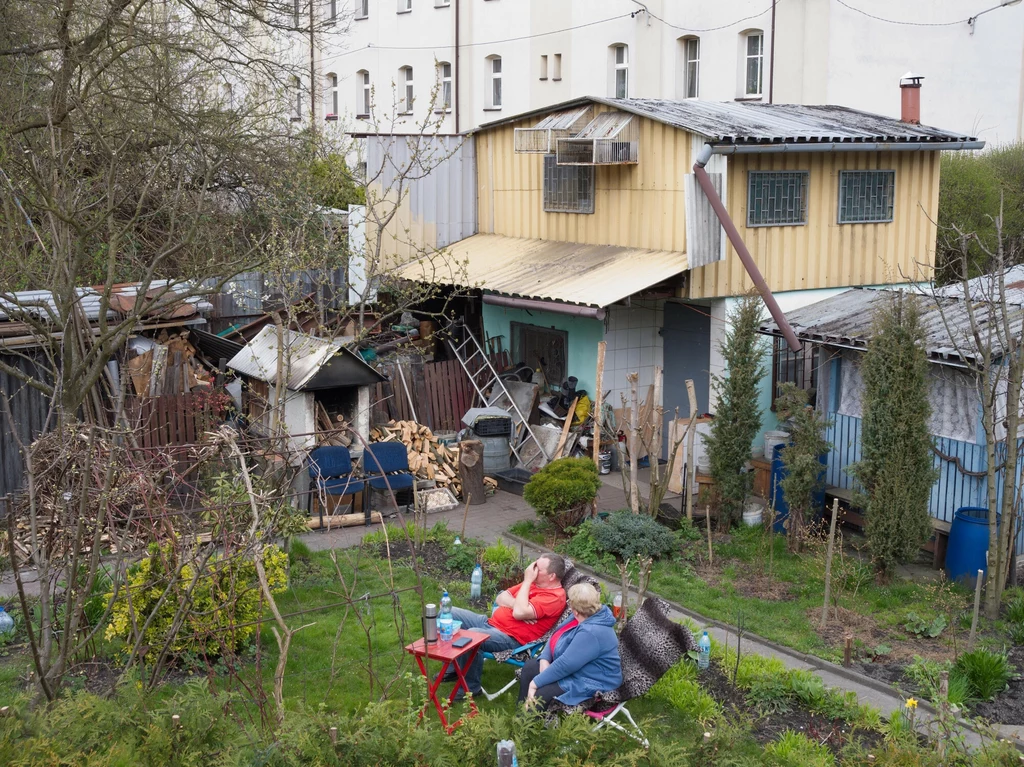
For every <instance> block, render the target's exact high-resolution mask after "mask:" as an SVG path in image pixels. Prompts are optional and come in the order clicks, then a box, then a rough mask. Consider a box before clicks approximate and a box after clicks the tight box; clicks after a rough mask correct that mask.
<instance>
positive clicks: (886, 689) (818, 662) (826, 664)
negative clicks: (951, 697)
mask: <svg viewBox="0 0 1024 767" xmlns="http://www.w3.org/2000/svg"><path fill="white" fill-rule="evenodd" d="M502 535H504V536H506V537H508V538H510V539H511V540H513V541H515V542H516V543H518V544H520V545H521V546H523V547H526V548H529V549H532V550H533V551H535V552H537V553H538V554H549V553H551V554H553V553H554V552H552V551H550V550H549V549H546V548H545V547H544V546H542V545H540V544H537V543H534V542H533V541H531V540H528V539H526V538H523V537H521V536H519V535H516V534H515V533H510V532H508V531H506V532H504V533H503V534H502ZM573 565H574V566H575V567H576V568H578V569H580V570H582V571H583V572H585V573H588V574H589V575H592V576H594V577H595V578H598V579H600V580H602V581H605V582H606V583H610V584H614V581H611V580H609V578H608V576H606V575H604V574H603V573H600V572H598V571H597V570H595V569H594V568H592V567H590V566H588V565H585V564H582V563H580V562H573ZM629 590H630V593H632V594H635V595H637V596H639V592H638V591H637V589H636V587H635V586H633V585H630V587H629ZM648 593H650V594H654V595H655V596H657V597H659V598H660V599H664V600H665V601H666V602H667V603H668V605H669V606H670V607H671V608H672V609H673V610H675V611H676V612H679V613H681V614H683V615H685V616H686V617H688V618H690V619H692V620H694V621H696V622H697V623H698V624H699V625H703V626H716V627H717V628H720V629H722V630H723V631H725V632H731V633H733V634H736V633H737V632H736V628H735V627H734V626H730V625H729V624H728V623H722V622H721V621H718V620H713V619H711V618H706V617H704V616H703V615H701V614H700V613H696V612H694V611H693V610H690V609H688V608H686V607H683V606H682V605H681V604H679V603H678V602H674V601H673V600H671V599H666V598H665V597H663V596H661V595H660V594H657V593H655V592H653V591H649V592H648ZM743 636H744V637H748V638H749V639H752V640H753V641H755V642H759V643H760V644H762V645H764V646H765V647H768V648H770V649H771V650H772V651H773V652H775V653H777V654H778V655H782V656H785V657H787V658H790V659H792V660H794V661H799V662H802V663H805V664H807V665H808V666H810V667H811V668H812V669H821V670H823V671H828V672H829V673H832V674H835V675H836V676H840V677H843V678H844V679H848V680H849V681H851V682H855V683H856V684H859V685H861V686H862V687H869V688H871V689H872V690H874V691H875V692H878V693H881V694H883V695H888V696H890V697H893V698H897V697H899V696H900V693H899V691H897V690H896V689H895V688H893V687H890V686H889V685H887V684H884V683H882V682H879V681H878V680H877V679H872V678H871V677H869V676H867V675H866V674H861V673H860V672H858V671H854V670H852V669H848V668H846V667H845V666H839V665H837V664H835V663H832V662H831V661H827V660H825V659H824V658H819V657H817V656H816V655H808V654H807V653H802V652H799V651H797V650H794V649H792V648H790V647H785V646H783V645H780V644H778V643H777V642H773V641H772V640H770V639H765V638H764V637H762V636H759V635H758V634H755V633H753V632H752V631H744V632H743ZM918 708H920V709H924V710H925V711H927V712H928V713H929V714H930V715H931V716H933V717H937V716H938V713H939V712H938V710H937V709H936V708H935V706H933V705H932V704H931V702H929V701H926V700H920V701H918ZM957 722H958V723H959V724H960V726H962V727H964V728H965V729H967V730H970V731H971V732H973V733H974V734H975V735H977V736H978V737H979V738H981V737H982V735H981V733H980V732H978V730H977V729H976V728H975V727H974V725H973V724H972V723H971V722H969V721H968V720H966V719H963V718H962V717H958V718H957ZM999 726H1000V725H998V724H993V727H994V728H995V727H999ZM1010 726H1016V725H1010ZM1021 729H1024V725H1021ZM1003 737H1005V738H1006V739H1007V740H1012V741H1013V744H1014V745H1015V746H1016V747H1017V748H1018V749H1019V750H1020V751H1022V752H1024V741H1022V740H1021V739H1020V738H1016V737H1013V736H1012V735H1006V736H1003ZM1022 759H1024V757H1022Z"/></svg>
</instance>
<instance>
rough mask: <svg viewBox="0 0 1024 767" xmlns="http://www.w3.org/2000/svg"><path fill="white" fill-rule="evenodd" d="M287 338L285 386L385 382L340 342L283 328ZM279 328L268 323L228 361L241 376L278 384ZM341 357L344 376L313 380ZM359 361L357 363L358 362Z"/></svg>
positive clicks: (322, 386) (293, 387) (299, 387)
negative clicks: (322, 380) (319, 381)
mask: <svg viewBox="0 0 1024 767" xmlns="http://www.w3.org/2000/svg"><path fill="white" fill-rule="evenodd" d="M282 333H283V336H282V337H283V339H284V368H285V371H286V373H285V376H284V377H285V384H284V385H285V387H286V388H288V389H291V390H292V391H303V390H305V389H320V388H332V387H334V386H361V385H365V384H369V383H376V382H377V381H383V380H384V376H382V375H381V374H380V373H378V372H377V371H376V370H374V369H373V368H371V367H370V366H369V365H367V364H366V363H365V362H364V361H363V359H362V357H360V356H359V355H357V354H355V353H354V352H352V351H350V350H349V349H346V348H344V347H343V346H341V344H339V343H338V342H337V341H332V340H328V339H326V338H319V337H317V336H311V335H309V334H308V333H299V332H296V331H294V330H288V329H282ZM277 339H278V329H277V328H276V327H275V326H273V325H267V326H266V327H265V328H263V330H261V331H260V332H259V334H258V335H257V336H256V337H255V338H253V339H252V340H251V341H250V342H249V343H248V344H247V345H246V346H245V347H244V348H243V349H242V350H241V351H239V352H238V354H236V355H235V356H234V357H232V358H231V360H230V361H229V362H228V367H229V368H231V369H232V370H235V371H237V372H239V373H241V374H242V375H245V376H249V377H250V378H256V379H258V380H260V381H266V382H267V383H277V380H278V376H277V357H278V353H277V350H278V343H277ZM339 355H340V356H341V358H342V359H341V362H342V367H344V368H346V371H345V372H346V375H344V376H341V377H339V376H335V375H330V376H327V377H326V378H328V379H329V380H325V381H324V382H322V383H324V385H318V384H317V382H316V381H315V380H314V379H317V378H319V377H320V376H321V375H322V371H325V370H327V369H328V368H330V367H331V366H332V365H333V364H334V360H335V358H337V357H339ZM356 363H358V364H356Z"/></svg>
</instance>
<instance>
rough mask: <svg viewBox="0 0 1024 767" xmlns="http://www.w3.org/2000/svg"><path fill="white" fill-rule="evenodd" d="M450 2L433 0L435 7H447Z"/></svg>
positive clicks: (448, 0) (449, 0) (450, 0)
mask: <svg viewBox="0 0 1024 767" xmlns="http://www.w3.org/2000/svg"><path fill="white" fill-rule="evenodd" d="M451 4H452V0H434V7H435V8H447V7H448V6H449V5H451Z"/></svg>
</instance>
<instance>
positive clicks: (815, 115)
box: [476, 96, 977, 144]
mask: <svg viewBox="0 0 1024 767" xmlns="http://www.w3.org/2000/svg"><path fill="white" fill-rule="evenodd" d="M585 103H594V104H605V105H606V106H610V107H614V108H615V109H620V110H622V111H624V112H630V113H632V114H637V115H642V116H644V117H649V118H650V119H652V120H657V121H658V122H661V123H665V124H666V125H671V126H673V127H675V128H680V129H682V130H687V131H690V132H692V133H698V134H701V135H703V136H706V137H707V139H708V142H709V143H712V144H775V143H778V144H790V143H794V144H801V143H820V142H828V141H838V142H849V143H862V142H892V143H900V142H919V141H923V142H929V141H934V142H945V141H976V140H977V139H975V138H974V137H973V136H967V135H963V134H960V133H954V132H951V131H945V130H941V129H939V128H932V127H929V126H927V125H913V124H911V123H905V122H902V121H900V120H898V119H896V118H893V117H885V116H883V115H876V114H872V113H870V112H861V111H859V110H856V109H850V108H848V107H842V106H823V105H800V104H762V103H759V102H749V101H739V102H738V101H726V102H718V101H700V100H697V99H688V100H686V101H671V100H668V99H607V98H597V97H593V96H588V97H584V98H580V99H573V100H572V101H568V102H564V103H562V104H555V105H553V106H551V107H547V108H545V109H537V110H531V111H530V112H526V113H523V114H520V115H513V116H511V117H508V118H503V119H502V120H499V121H495V122H491V123H486V124H484V125H481V126H480V127H479V128H477V129H476V130H478V131H479V130H487V129H489V128H493V127H496V126H498V125H505V124H508V123H510V122H514V121H517V120H522V119H524V118H527V117H530V116H533V115H538V114H544V113H546V112H550V111H552V110H564V109H566V108H569V107H572V106H577V105H580V104H585Z"/></svg>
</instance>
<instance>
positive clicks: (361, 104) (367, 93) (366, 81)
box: [356, 69, 372, 117]
mask: <svg viewBox="0 0 1024 767" xmlns="http://www.w3.org/2000/svg"><path fill="white" fill-rule="evenodd" d="M356 86H357V89H358V90H357V91H356V104H357V105H358V109H359V114H358V115H356V116H357V117H369V116H370V103H371V95H372V94H371V90H370V73H369V72H367V71H366V70H365V69H360V70H359V71H358V72H356Z"/></svg>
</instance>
